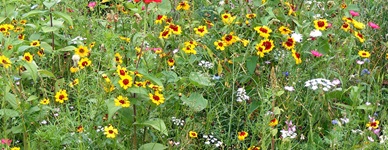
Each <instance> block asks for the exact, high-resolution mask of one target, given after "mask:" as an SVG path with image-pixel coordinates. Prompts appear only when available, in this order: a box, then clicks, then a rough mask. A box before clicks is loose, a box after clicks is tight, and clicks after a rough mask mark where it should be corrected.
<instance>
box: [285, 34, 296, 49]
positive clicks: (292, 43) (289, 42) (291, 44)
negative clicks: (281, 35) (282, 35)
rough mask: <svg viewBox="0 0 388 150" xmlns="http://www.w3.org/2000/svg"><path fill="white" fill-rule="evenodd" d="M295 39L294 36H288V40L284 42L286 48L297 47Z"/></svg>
mask: <svg viewBox="0 0 388 150" xmlns="http://www.w3.org/2000/svg"><path fill="white" fill-rule="evenodd" d="M295 43H296V42H295V40H294V39H293V38H292V37H288V38H287V41H285V42H283V43H282V45H283V47H284V48H286V49H288V50H290V49H293V48H295Z"/></svg>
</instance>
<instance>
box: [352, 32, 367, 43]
mask: <svg viewBox="0 0 388 150" xmlns="http://www.w3.org/2000/svg"><path fill="white" fill-rule="evenodd" d="M354 36H356V37H357V39H358V40H359V41H360V42H361V43H364V41H365V39H364V36H363V35H362V34H361V32H357V31H354Z"/></svg>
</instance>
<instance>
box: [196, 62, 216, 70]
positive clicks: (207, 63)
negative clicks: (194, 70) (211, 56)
mask: <svg viewBox="0 0 388 150" xmlns="http://www.w3.org/2000/svg"><path fill="white" fill-rule="evenodd" d="M198 65H199V66H201V67H204V68H207V69H210V68H213V63H211V62H208V61H205V60H201V61H199V63H198Z"/></svg>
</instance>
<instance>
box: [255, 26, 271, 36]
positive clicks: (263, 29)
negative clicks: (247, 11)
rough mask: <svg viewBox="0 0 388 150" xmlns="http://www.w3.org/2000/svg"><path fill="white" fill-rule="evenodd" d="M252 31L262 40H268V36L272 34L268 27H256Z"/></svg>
mask: <svg viewBox="0 0 388 150" xmlns="http://www.w3.org/2000/svg"><path fill="white" fill-rule="evenodd" d="M254 29H255V30H256V32H257V33H259V34H260V36H261V37H263V38H268V37H269V34H270V33H271V32H272V30H271V29H270V28H269V27H267V26H257V27H255V28H254Z"/></svg>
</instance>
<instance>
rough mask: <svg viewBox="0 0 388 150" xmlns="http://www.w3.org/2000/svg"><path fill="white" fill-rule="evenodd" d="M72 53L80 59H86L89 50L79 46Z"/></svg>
mask: <svg viewBox="0 0 388 150" xmlns="http://www.w3.org/2000/svg"><path fill="white" fill-rule="evenodd" d="M74 53H75V54H77V55H78V56H80V57H86V56H88V55H89V49H88V47H86V46H83V45H80V46H78V47H77V48H75V49H74Z"/></svg>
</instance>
